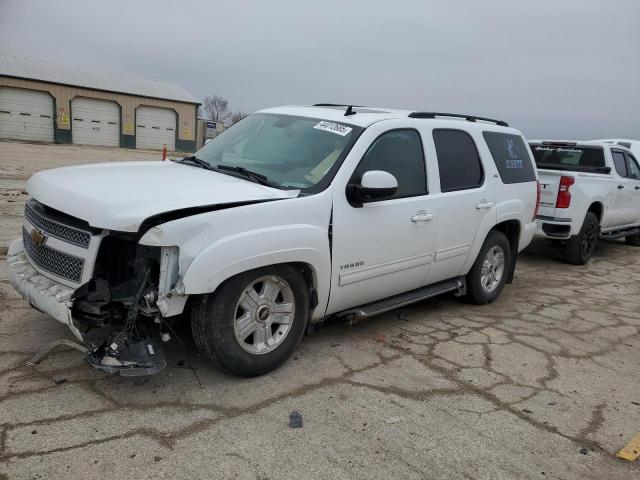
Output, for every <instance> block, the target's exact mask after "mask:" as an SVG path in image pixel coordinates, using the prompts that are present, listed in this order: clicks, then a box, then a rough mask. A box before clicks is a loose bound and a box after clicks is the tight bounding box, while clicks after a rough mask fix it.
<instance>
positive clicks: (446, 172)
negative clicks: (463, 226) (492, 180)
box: [433, 129, 484, 192]
mask: <svg viewBox="0 0 640 480" xmlns="http://www.w3.org/2000/svg"><path fill="white" fill-rule="evenodd" d="M433 142H434V143H435V146H436V154H437V155H438V168H439V170H440V190H441V191H442V192H453V191H455V190H466V189H469V188H476V187H479V186H481V185H482V181H483V180H484V173H483V171H482V163H481V161H480V155H478V150H477V149H476V144H475V143H474V141H473V139H472V138H471V136H470V135H469V134H468V133H467V132H465V131H463V130H448V129H437V130H434V131H433Z"/></svg>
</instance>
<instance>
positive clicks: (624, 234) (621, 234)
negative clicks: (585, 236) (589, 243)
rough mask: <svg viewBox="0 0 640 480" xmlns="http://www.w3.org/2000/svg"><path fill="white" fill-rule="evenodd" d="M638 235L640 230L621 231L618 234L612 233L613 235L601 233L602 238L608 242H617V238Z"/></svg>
mask: <svg viewBox="0 0 640 480" xmlns="http://www.w3.org/2000/svg"><path fill="white" fill-rule="evenodd" d="M636 233H640V228H631V229H629V230H619V231H617V232H611V233H601V234H600V238H604V239H607V240H615V239H616V238H622V237H627V236H629V235H635V234H636Z"/></svg>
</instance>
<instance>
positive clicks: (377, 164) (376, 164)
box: [353, 130, 427, 200]
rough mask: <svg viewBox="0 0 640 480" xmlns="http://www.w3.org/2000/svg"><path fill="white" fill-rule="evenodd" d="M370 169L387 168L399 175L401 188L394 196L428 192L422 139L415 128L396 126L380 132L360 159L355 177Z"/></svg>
mask: <svg viewBox="0 0 640 480" xmlns="http://www.w3.org/2000/svg"><path fill="white" fill-rule="evenodd" d="M369 170H383V171H385V172H389V173H390V174H391V175H393V176H394V177H396V180H397V181H398V190H397V191H396V193H395V194H394V195H393V197H390V198H403V197H413V196H418V195H426V194H427V173H426V165H425V161H424V153H423V149H422V141H421V139H420V134H419V133H418V132H417V131H415V130H392V131H390V132H386V133H383V134H382V135H380V136H379V137H378V138H377V139H376V140H375V141H374V142H373V143H372V144H371V146H370V147H369V149H368V150H367V152H366V153H365V154H364V156H363V157H362V160H360V163H359V164H358V166H357V168H356V170H355V171H354V173H353V178H354V179H360V178H361V177H362V175H363V174H364V173H365V172H367V171H369ZM388 199H389V198H385V200H388Z"/></svg>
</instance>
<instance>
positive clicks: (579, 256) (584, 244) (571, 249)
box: [562, 212, 600, 265]
mask: <svg viewBox="0 0 640 480" xmlns="http://www.w3.org/2000/svg"><path fill="white" fill-rule="evenodd" d="M599 237H600V223H599V222H598V217H596V214H595V213H593V212H587V215H586V216H585V217H584V222H583V223H582V228H581V229H580V232H578V234H577V235H574V236H573V237H571V238H570V239H569V240H568V241H567V244H566V245H565V246H564V248H563V249H562V257H563V258H564V260H565V262H567V263H571V264H573V265H586V263H587V262H588V261H589V259H590V258H591V257H592V256H593V252H594V251H595V249H596V244H597V243H598V238H599Z"/></svg>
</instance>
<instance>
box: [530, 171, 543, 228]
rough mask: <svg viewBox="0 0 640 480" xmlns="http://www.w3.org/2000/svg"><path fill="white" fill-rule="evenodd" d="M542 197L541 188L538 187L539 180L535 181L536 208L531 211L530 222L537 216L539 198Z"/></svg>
mask: <svg viewBox="0 0 640 480" xmlns="http://www.w3.org/2000/svg"><path fill="white" fill-rule="evenodd" d="M541 196H542V187H540V180H536V208H534V209H533V219H532V220H531V221H532V222H533V221H534V220H535V219H536V217H537V216H538V211H539V210H540V197H541Z"/></svg>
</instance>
